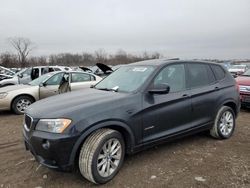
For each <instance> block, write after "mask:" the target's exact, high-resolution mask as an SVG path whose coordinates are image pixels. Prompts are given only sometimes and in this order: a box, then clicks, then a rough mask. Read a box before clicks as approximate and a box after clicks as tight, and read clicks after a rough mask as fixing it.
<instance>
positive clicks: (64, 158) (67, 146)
mask: <svg viewBox="0 0 250 188" xmlns="http://www.w3.org/2000/svg"><path fill="white" fill-rule="evenodd" d="M23 136H24V143H25V147H26V150H29V151H30V152H31V153H32V154H33V155H34V157H35V159H36V160H37V161H38V162H39V163H40V164H42V165H44V166H46V167H48V168H53V169H58V170H63V171H72V170H73V168H74V162H70V156H71V153H72V149H73V146H74V144H75V142H76V140H77V139H78V137H72V136H69V135H64V134H54V133H47V132H42V131H35V130H30V131H27V130H26V129H23Z"/></svg>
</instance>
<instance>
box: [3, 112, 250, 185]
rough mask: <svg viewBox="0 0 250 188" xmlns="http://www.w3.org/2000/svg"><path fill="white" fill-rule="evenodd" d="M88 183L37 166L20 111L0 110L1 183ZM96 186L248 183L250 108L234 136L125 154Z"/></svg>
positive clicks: (189, 140)
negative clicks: (26, 145)
mask: <svg viewBox="0 0 250 188" xmlns="http://www.w3.org/2000/svg"><path fill="white" fill-rule="evenodd" d="M92 186H94V185H93V184H91V183H89V182H88V181H86V180H84V179H83V178H81V176H80V175H79V174H78V173H63V172H57V171H54V170H50V169H48V168H45V167H43V166H40V165H39V164H38V163H37V162H36V161H35V160H34V158H33V156H32V155H31V154H30V153H29V152H27V151H25V149H24V145H23V139H22V116H17V115H13V114H11V113H10V112H0V188H2V187H18V188H19V187H25V188H27V187H43V188H44V187H58V188H59V187H60V188H61V187H81V188H82V187H92ZM100 187H126V188H128V187H144V188H145V187H178V188H181V187H185V188H186V187H211V188H212V187H213V188H214V187H241V188H244V187H250V110H241V113H240V115H239V117H238V119H237V128H236V131H235V133H234V135H233V137H232V138H230V139H228V140H223V141H221V140H215V139H212V138H210V137H209V136H207V135H206V134H198V135H194V136H190V137H186V138H182V139H180V140H177V141H175V142H172V143H166V144H162V145H160V146H158V147H154V148H151V149H148V150H146V151H142V152H140V153H137V154H135V155H132V156H127V157H126V160H125V162H124V165H123V168H122V169H121V171H120V172H119V173H118V175H117V176H116V177H115V178H114V179H113V180H112V181H110V182H109V183H107V184H106V185H103V186H100Z"/></svg>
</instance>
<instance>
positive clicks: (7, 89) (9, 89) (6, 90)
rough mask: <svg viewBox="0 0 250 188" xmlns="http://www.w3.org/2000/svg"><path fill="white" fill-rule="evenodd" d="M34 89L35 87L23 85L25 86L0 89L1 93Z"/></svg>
mask: <svg viewBox="0 0 250 188" xmlns="http://www.w3.org/2000/svg"><path fill="white" fill-rule="evenodd" d="M33 87H35V86H31V85H23V84H18V85H11V86H5V87H2V88H0V93H2V92H11V91H16V90H21V89H28V88H33Z"/></svg>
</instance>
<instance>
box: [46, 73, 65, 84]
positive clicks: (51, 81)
mask: <svg viewBox="0 0 250 188" xmlns="http://www.w3.org/2000/svg"><path fill="white" fill-rule="evenodd" d="M63 75H64V73H58V74H55V75H53V76H52V77H51V78H50V79H48V80H47V81H46V84H47V85H60V83H61V81H62V77H63Z"/></svg>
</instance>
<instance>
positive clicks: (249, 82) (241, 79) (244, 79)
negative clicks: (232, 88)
mask: <svg viewBox="0 0 250 188" xmlns="http://www.w3.org/2000/svg"><path fill="white" fill-rule="evenodd" d="M236 82H237V83H238V84H239V85H245V86H250V77H248V76H238V77H237V78H236Z"/></svg>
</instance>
